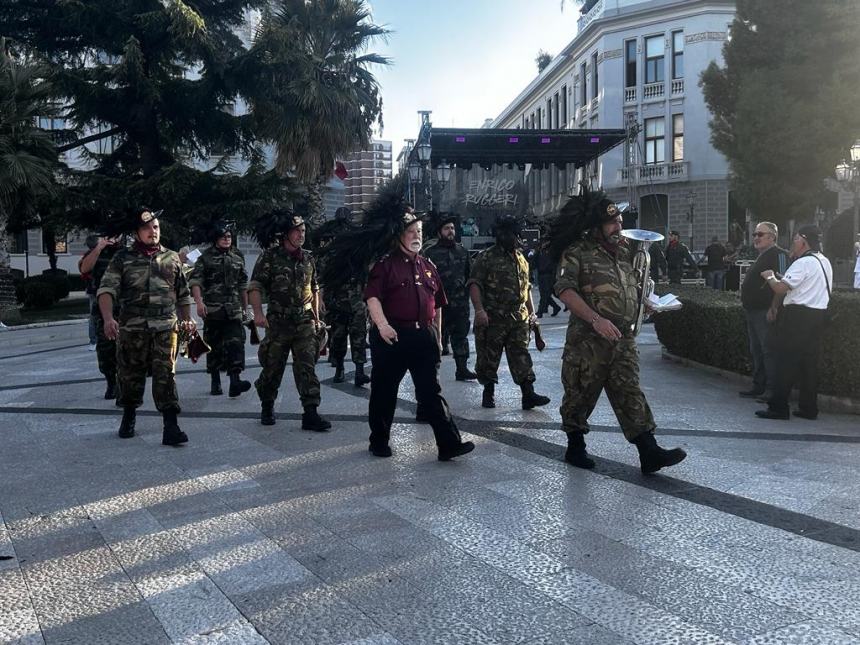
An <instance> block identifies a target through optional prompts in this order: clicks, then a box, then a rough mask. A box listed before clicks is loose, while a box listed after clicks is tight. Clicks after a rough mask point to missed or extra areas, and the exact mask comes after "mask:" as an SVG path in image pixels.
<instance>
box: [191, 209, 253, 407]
mask: <svg viewBox="0 0 860 645" xmlns="http://www.w3.org/2000/svg"><path fill="white" fill-rule="evenodd" d="M208 237H209V241H211V242H212V246H210V247H208V248H207V249H206V250H204V251H203V253H202V254H201V255H200V257H199V258H197V262H195V263H194V268H193V269H192V270H191V276H190V278H189V280H188V285H189V286H190V287H191V295H192V297H193V298H194V301H195V302H196V303H197V315H198V316H200V318H202V319H203V320H204V321H205V325H204V328H203V340H205V341H206V343H207V344H208V345H209V346H210V347H211V348H212V350H211V351H209V352H208V353H207V354H206V371H207V372H209V374H210V378H211V381H212V383H211V389H210V393H211V394H213V395H220V394H223V390H222V389H221V372H226V373H227V375H228V376H229V378H230V390H229V395H230V396H231V397H237V396H239V395H240V394H242V393H243V392H247V391H248V390H250V389H251V383H249V382H248V381H243V380H241V379H240V375H241V373H242V371H243V370H244V369H245V328H244V327H243V326H242V322H243V318H244V315H245V311H246V310H247V308H248V292H247V289H248V274H247V273H246V271H245V256H244V255H242V253H241V252H240V251H239V250H238V249H236V248H233V231H232V230H231V226H230V224H229V223H227V222H224V221H222V220H218V221H215V222H213V223H212V224H211V226H210V227H209V231H208Z"/></svg>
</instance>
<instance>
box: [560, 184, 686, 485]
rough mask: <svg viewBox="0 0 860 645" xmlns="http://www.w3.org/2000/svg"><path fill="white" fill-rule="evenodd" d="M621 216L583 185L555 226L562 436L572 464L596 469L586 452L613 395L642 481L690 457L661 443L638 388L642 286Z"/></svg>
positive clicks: (615, 408)
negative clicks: (603, 400) (563, 317)
mask: <svg viewBox="0 0 860 645" xmlns="http://www.w3.org/2000/svg"><path fill="white" fill-rule="evenodd" d="M622 228H623V225H622V216H621V213H620V212H619V210H618V208H617V207H616V206H615V204H614V203H612V202H611V201H610V200H609V199H607V198H606V195H605V194H604V193H603V192H602V191H597V192H592V191H589V190H588V188H587V187H586V186H585V185H584V184H583V186H582V192H581V193H580V195H579V196H577V197H573V198H571V199H570V200H569V201H568V203H567V204H566V205H565V206H564V207H563V208H562V210H561V212H560V214H559V216H558V217H557V218H556V220H555V221H554V222H553V226H552V229H551V231H550V253H551V254H552V256H553V258H554V259H556V260H557V261H558V262H559V266H558V272H557V279H556V283H555V292H556V295H558V297H559V298H560V299H561V300H562V301H563V302H564V303H565V305H567V307H568V309H570V311H571V314H572V315H571V316H570V322H569V323H568V328H567V339H566V342H565V346H564V354H563V357H562V371H561V382H562V385H563V386H564V398H563V400H562V403H561V420H562V428H563V430H564V431H565V432H566V433H567V452H566V453H565V457H564V458H565V461H567V462H568V463H570V464H572V465H574V466H577V467H579V468H594V461H593V460H592V459H591V458H590V457H589V456H588V453H587V452H586V447H585V434H586V433H587V432H588V430H589V426H588V417H589V416H590V415H591V413H592V411H593V410H594V406H595V405H596V404H597V400H598V398H599V397H600V393H601V391H603V390H606V395H607V397H608V398H609V402H610V404H611V405H612V409H613V410H614V411H615V416H616V417H617V418H618V422H619V424H620V425H621V429H622V431H623V432H624V437H625V438H626V439H627V440H628V441H630V442H631V443H633V444H635V445H636V448H637V449H638V451H639V460H640V464H641V467H642V472H643V473H653V472H656V471H658V470H660V469H661V468H665V467H666V466H672V465H674V464H677V463H678V462H680V461H681V460H683V459H684V457H686V453H685V452H684V451H683V450H681V449H680V448H674V449H672V450H665V449H663V448H661V447H660V446H658V445H657V442H656V440H655V439H654V430H655V428H656V425H655V423H654V417H653V415H652V414H651V408H650V407H649V406H648V402H647V401H646V400H645V395H644V394H643V393H642V390H641V388H640V387H639V354H638V351H637V349H636V339H635V338H634V336H633V332H632V329H633V324H634V322H635V321H636V319H637V317H638V312H639V282H638V280H637V276H636V273H635V272H634V270H633V265H632V263H631V255H632V254H631V252H630V250H629V248H628V246H627V243H626V241H625V240H624V238H623V237H622V236H621V230H622Z"/></svg>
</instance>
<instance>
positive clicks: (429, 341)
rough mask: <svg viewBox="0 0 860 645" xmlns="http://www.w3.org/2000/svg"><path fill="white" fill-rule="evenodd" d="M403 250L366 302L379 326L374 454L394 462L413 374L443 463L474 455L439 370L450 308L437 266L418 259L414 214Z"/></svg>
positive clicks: (402, 237) (383, 266)
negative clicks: (394, 435)
mask: <svg viewBox="0 0 860 645" xmlns="http://www.w3.org/2000/svg"><path fill="white" fill-rule="evenodd" d="M400 218H401V219H400V222H399V227H398V228H399V229H400V230H401V231H402V232H401V233H400V234H399V237H398V238H397V240H396V244H397V247H396V249H395V250H393V251H391V252H390V253H389V254H388V255H385V256H384V257H383V258H382V259H380V260H379V261H378V262H377V263H376V264H374V265H373V267H372V268H371V270H370V276H369V278H368V281H367V287H366V288H365V290H364V298H365V300H366V301H367V309H368V312H369V314H370V318H371V320H372V321H373V326H372V328H371V330H370V356H371V360H372V361H373V370H372V372H371V377H370V378H371V381H370V407H369V410H368V421H369V424H370V452H371V453H373V454H374V455H376V456H377V457H390V456H391V448H390V447H389V445H388V440H389V437H390V435H391V424H392V422H393V420H394V409H395V407H396V405H397V391H398V389H399V388H400V381H402V380H403V377H404V376H405V375H406V371H407V370H408V371H409V373H410V374H411V375H412V381H413V382H414V384H415V394H416V397H417V399H418V405H419V406H421V408H422V410H424V411H425V412H426V416H427V418H428V420H429V422H430V425H431V427H432V428H433V434H434V435H435V436H436V444H437V446H438V448H439V460H440V461H448V460H449V459H451V458H453V457H457V456H459V455H464V454H466V453H468V452H471V451H472V450H473V449H474V448H475V445H474V444H473V443H472V442H471V441H465V442H464V441H463V440H462V439H461V438H460V432H459V430H457V425H456V424H455V423H454V419H453V418H452V417H451V410H450V409H449V407H448V403H447V401H445V399H444V398H443V397H442V388H441V386H440V385H439V377H438V373H437V370H436V365H437V364H438V362H439V360H440V356H441V353H442V341H441V339H442V312H441V308H442V307H443V306H445V305H446V304H447V299H446V298H445V290H444V289H443V287H442V281H441V279H440V278H439V274H438V272H437V271H436V267H435V266H434V264H433V263H432V262H430V261H429V260H427V259H426V258H423V257H421V256H420V255H418V252H419V251H420V250H421V243H422V224H421V220H420V219H419V218H418V217H416V216H415V214H414V213H412V212H406V213H404V214H403V215H402V216H400Z"/></svg>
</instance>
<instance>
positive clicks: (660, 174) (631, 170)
mask: <svg viewBox="0 0 860 645" xmlns="http://www.w3.org/2000/svg"><path fill="white" fill-rule="evenodd" d="M689 163H690V162H688V161H670V162H666V163H649V164H641V165H638V166H627V167H626V168H619V170H618V182H619V183H627V182H628V181H629V180H630V178H631V177H632V178H633V181H634V182H635V183H637V184H647V183H651V182H658V183H666V182H674V181H687V177H688V174H689V172H688V171H689Z"/></svg>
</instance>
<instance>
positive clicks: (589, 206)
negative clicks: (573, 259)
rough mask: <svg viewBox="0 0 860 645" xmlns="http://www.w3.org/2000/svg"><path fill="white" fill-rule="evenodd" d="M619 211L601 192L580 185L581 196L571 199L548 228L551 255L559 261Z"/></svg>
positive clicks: (582, 183) (586, 185)
mask: <svg viewBox="0 0 860 645" xmlns="http://www.w3.org/2000/svg"><path fill="white" fill-rule="evenodd" d="M619 213H620V211H619V210H618V207H617V206H616V205H615V202H613V201H612V200H611V199H609V198H608V197H607V196H606V193H604V192H603V191H602V190H591V189H590V188H589V187H588V184H586V183H585V182H581V183H580V184H579V195H576V196H574V197H571V198H570V199H569V200H567V203H566V204H565V205H564V206H562V207H561V210H559V212H558V213H557V214H556V215H555V217H553V218H552V221H551V222H550V227H549V234H548V235H547V237H548V238H549V254H550V257H552V259H553V261H555V262H558V261H559V260H560V259H561V256H562V254H563V253H564V251H565V249H567V247H568V246H570V245H571V244H573V243H574V242H576V241H578V240H580V239H582V238H583V237H584V236H585V235H586V234H587V233H588V232H590V231H593V230H594V229H596V228H597V227H599V226H601V225H603V224H604V223H606V222H608V221H609V220H612V219H614V218H615V217H617V216H618V215H619Z"/></svg>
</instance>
